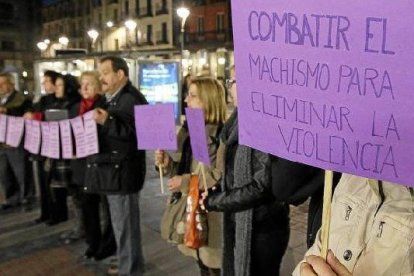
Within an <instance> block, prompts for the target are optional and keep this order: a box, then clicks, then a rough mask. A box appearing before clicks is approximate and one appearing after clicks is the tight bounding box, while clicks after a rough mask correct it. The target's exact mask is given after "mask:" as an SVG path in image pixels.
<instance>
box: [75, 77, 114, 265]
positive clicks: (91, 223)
mask: <svg viewBox="0 0 414 276" xmlns="http://www.w3.org/2000/svg"><path fill="white" fill-rule="evenodd" d="M80 85H81V89H80V94H81V96H82V100H81V101H80V102H79V104H77V105H75V106H74V107H73V108H72V110H71V114H70V116H71V117H72V118H73V117H76V116H82V115H83V114H85V113H86V112H88V111H91V110H93V109H95V108H97V107H103V106H104V105H105V100H104V98H103V97H102V96H101V95H100V94H99V93H101V82H100V80H99V74H98V73H97V72H93V71H86V72H83V73H82V75H81V77H80ZM71 168H72V171H73V172H76V173H74V174H72V185H73V186H72V190H73V193H72V196H73V197H74V198H76V200H77V203H78V205H79V208H80V213H81V216H80V219H82V221H81V222H80V223H82V224H83V225H84V228H85V236H86V243H87V244H88V248H87V249H86V251H85V254H84V257H85V258H88V259H89V258H95V259H96V260H102V259H104V258H106V257H108V256H111V255H112V254H114V253H115V251H116V243H115V237H114V234H113V230H112V226H111V219H110V214H109V209H108V204H107V202H106V198H105V197H103V196H101V195H99V194H95V193H87V192H85V191H84V186H85V181H84V180H85V170H86V158H80V159H74V160H72V161H71ZM100 202H101V203H102V204H103V206H104V208H103V211H104V214H103V217H104V218H105V228H104V230H103V231H102V230H101V224H100V207H99V204H100Z"/></svg>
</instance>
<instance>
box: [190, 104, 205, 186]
mask: <svg viewBox="0 0 414 276" xmlns="http://www.w3.org/2000/svg"><path fill="white" fill-rule="evenodd" d="M185 114H186V118H187V124H188V131H189V133H190V144H191V150H192V153H193V158H194V159H195V160H197V161H198V162H200V166H201V177H202V178H203V179H202V181H203V187H204V191H205V192H206V193H207V192H208V188H207V181H206V173H205V166H211V161H210V155H209V153H208V148H207V134H206V126H205V119H204V118H205V117H204V112H203V110H202V109H198V108H186V109H185Z"/></svg>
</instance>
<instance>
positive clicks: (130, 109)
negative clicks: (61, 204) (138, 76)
mask: <svg viewBox="0 0 414 276" xmlns="http://www.w3.org/2000/svg"><path fill="white" fill-rule="evenodd" d="M141 104H147V100H146V99H145V97H144V96H143V95H142V94H141V93H140V92H139V91H138V90H137V89H136V88H135V87H134V86H132V84H131V82H129V81H128V83H127V84H126V85H125V86H124V87H123V88H122V89H121V91H120V92H119V93H118V94H117V95H116V96H115V97H114V98H113V99H112V100H111V101H110V102H109V103H107V104H106V111H107V112H108V113H109V116H108V119H107V120H106V122H105V124H104V125H103V126H101V127H100V128H99V129H98V137H99V154H96V155H93V156H89V157H87V169H86V175H85V182H86V183H85V184H86V191H88V192H101V193H105V194H129V193H136V192H138V191H139V190H141V188H142V186H143V184H144V179H145V151H143V150H137V138H136V132H135V121H134V106H135V105H141Z"/></svg>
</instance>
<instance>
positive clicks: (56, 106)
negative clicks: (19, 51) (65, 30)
mask: <svg viewBox="0 0 414 276" xmlns="http://www.w3.org/2000/svg"><path fill="white" fill-rule="evenodd" d="M78 90H79V82H78V80H77V79H76V78H75V77H74V76H71V75H60V76H58V77H57V79H56V91H55V97H56V100H55V101H54V102H53V104H51V105H50V107H49V108H50V109H48V110H46V113H45V114H46V115H47V112H48V111H49V110H60V111H61V112H62V113H61V114H66V115H65V116H66V118H67V117H68V112H69V110H70V109H71V108H72V107H73V105H74V104H76V103H77V102H79V100H80V95H79V92H78ZM45 119H46V120H58V119H65V118H47V116H45ZM58 137H59V136H58ZM59 141H60V140H59ZM57 150H58V151H59V152H58V153H57V155H56V156H60V144H59V148H57ZM45 168H46V174H47V184H48V185H49V187H50V188H51V193H52V197H51V198H52V200H51V206H50V209H49V211H50V220H49V221H48V222H47V224H48V225H55V224H58V223H60V222H63V221H66V220H67V219H68V206H67V192H68V187H69V186H70V184H71V174H72V171H71V169H70V162H69V160H64V159H61V158H48V159H46V164H45ZM74 203H75V208H77V207H76V202H74ZM77 213H79V212H77Z"/></svg>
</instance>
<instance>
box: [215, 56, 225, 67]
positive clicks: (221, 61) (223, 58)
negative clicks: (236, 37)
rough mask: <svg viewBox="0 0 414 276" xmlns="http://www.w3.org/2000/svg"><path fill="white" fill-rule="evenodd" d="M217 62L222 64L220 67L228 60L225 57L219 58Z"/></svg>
mask: <svg viewBox="0 0 414 276" xmlns="http://www.w3.org/2000/svg"><path fill="white" fill-rule="evenodd" d="M217 61H218V64H220V65H224V64H226V58H225V57H219V58H218V60H217Z"/></svg>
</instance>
